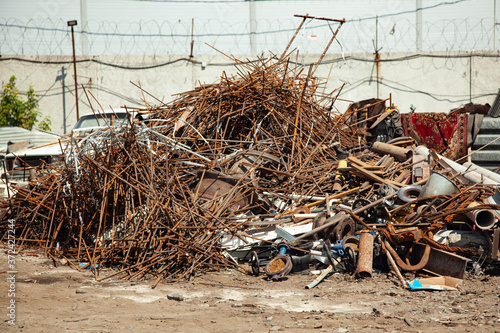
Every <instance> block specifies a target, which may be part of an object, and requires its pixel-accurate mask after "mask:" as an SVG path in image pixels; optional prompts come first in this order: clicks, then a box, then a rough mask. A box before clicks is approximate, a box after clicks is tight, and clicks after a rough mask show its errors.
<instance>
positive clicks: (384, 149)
mask: <svg viewBox="0 0 500 333" xmlns="http://www.w3.org/2000/svg"><path fill="white" fill-rule="evenodd" d="M372 151H373V152H374V153H378V154H381V155H385V154H389V155H391V156H392V157H394V158H397V159H398V160H399V161H401V162H404V161H406V160H408V159H409V158H410V157H412V156H413V151H412V150H411V149H408V148H401V147H397V146H393V145H391V144H388V143H384V142H378V141H376V142H374V143H373V146H372Z"/></svg>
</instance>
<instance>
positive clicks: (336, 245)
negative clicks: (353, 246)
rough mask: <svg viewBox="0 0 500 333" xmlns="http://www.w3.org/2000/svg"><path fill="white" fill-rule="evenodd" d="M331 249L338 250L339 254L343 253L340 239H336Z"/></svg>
mask: <svg viewBox="0 0 500 333" xmlns="http://www.w3.org/2000/svg"><path fill="white" fill-rule="evenodd" d="M332 250H334V251H336V252H338V254H339V255H341V256H343V255H344V245H343V244H342V240H341V239H340V240H338V241H337V243H335V244H333V245H332Z"/></svg>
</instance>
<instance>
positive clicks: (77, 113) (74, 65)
mask: <svg viewBox="0 0 500 333" xmlns="http://www.w3.org/2000/svg"><path fill="white" fill-rule="evenodd" d="M76 24H77V21H76V20H72V21H68V26H69V27H71V44H72V45H73V72H74V73H75V74H74V76H75V99H76V121H78V120H79V119H80V113H79V111H78V82H77V79H76V57H75V35H74V32H73V26H75V25H76Z"/></svg>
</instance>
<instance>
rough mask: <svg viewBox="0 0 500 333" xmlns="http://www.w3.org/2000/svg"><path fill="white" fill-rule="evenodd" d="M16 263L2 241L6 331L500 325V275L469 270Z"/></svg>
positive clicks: (462, 328)
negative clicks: (162, 273)
mask: <svg viewBox="0 0 500 333" xmlns="http://www.w3.org/2000/svg"><path fill="white" fill-rule="evenodd" d="M15 268H16V271H17V273H15V274H14V275H15V279H16V280H15V283H14V284H11V283H10V282H11V280H8V279H7V278H8V277H9V276H10V275H11V274H10V273H9V272H8V271H9V268H8V262H7V249H6V248H5V247H2V248H1V253H0V272H2V273H1V274H0V277H1V282H0V309H2V310H1V312H2V318H3V320H2V321H1V323H0V331H1V332H66V331H68V332H132V331H134V332H155V331H163V332H273V331H278V332H279V331H281V332H374V331H375V332H400V331H405V332H448V331H449V332H488V333H489V332H500V308H499V306H498V305H499V302H500V277H498V276H479V277H468V278H467V279H466V280H465V281H464V286H463V288H462V290H460V291H432V292H431V291H413V292H412V291H408V290H403V289H402V288H401V287H400V285H399V283H398V280H397V278H395V277H394V276H391V275H388V274H374V276H373V278H371V279H365V280H356V279H354V278H352V277H350V276H348V275H339V274H336V275H331V276H330V277H328V278H327V279H326V280H325V281H323V282H322V283H321V284H320V285H319V286H318V287H316V288H314V289H310V290H308V289H305V285H307V284H308V283H310V282H311V281H312V280H314V278H315V276H313V275H310V274H292V275H290V276H289V277H288V279H286V280H285V281H281V282H270V281H266V280H265V279H264V278H263V277H260V278H257V277H254V276H247V275H243V274H242V273H239V272H237V271H232V270H231V271H223V272H216V273H210V274H206V275H203V276H197V277H194V278H193V279H192V280H191V281H184V282H178V283H174V284H165V283H160V284H159V285H158V287H157V288H156V289H152V288H151V285H152V284H153V281H138V282H135V281H132V282H131V281H123V280H118V281H116V280H106V281H103V282H96V281H95V279H94V277H93V275H92V274H91V273H90V272H89V271H88V270H82V271H78V270H76V269H74V268H71V267H69V266H62V265H58V266H57V267H54V264H53V261H52V260H50V259H48V258H46V257H44V256H43V254H41V253H39V254H31V253H27V254H20V255H17V256H16V258H15ZM111 273H112V271H111V270H105V271H101V277H103V276H106V275H109V274H111ZM12 287H13V288H14V289H15V296H14V297H11V296H9V289H10V288H12ZM12 299H14V300H15V303H14V304H15V311H14V312H15V326H13V325H11V323H12V321H11V323H9V320H11V318H9V317H8V314H9V313H10V312H11V311H10V310H9V309H8V308H7V307H8V306H10V304H11V302H12ZM11 308H12V307H11Z"/></svg>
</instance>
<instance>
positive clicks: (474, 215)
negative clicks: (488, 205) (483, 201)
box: [465, 202, 497, 230]
mask: <svg viewBox="0 0 500 333" xmlns="http://www.w3.org/2000/svg"><path fill="white" fill-rule="evenodd" d="M478 205H480V204H479V203H478V202H473V203H471V204H470V205H469V206H468V208H472V207H475V206H478ZM465 215H466V216H467V217H468V218H469V219H470V220H471V221H472V222H474V224H475V225H476V226H477V227H478V228H479V229H481V230H488V229H491V228H493V227H494V226H495V224H496V222H497V221H496V218H495V215H494V214H493V212H492V211H490V210H487V209H477V210H472V211H470V212H467V213H465Z"/></svg>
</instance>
